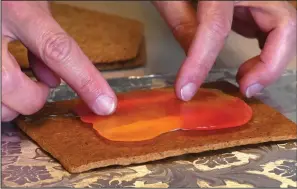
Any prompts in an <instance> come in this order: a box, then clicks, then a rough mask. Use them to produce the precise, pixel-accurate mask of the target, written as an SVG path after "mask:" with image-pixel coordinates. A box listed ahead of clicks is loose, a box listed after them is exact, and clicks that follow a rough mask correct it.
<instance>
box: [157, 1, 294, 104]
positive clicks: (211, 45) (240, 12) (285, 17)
mask: <svg viewBox="0 0 297 189" xmlns="http://www.w3.org/2000/svg"><path fill="white" fill-rule="evenodd" d="M154 5H155V6H156V7H157V9H158V10H159V11H160V13H161V15H162V16H163V17H164V19H165V20H166V22H167V23H168V25H169V26H170V28H171V29H172V31H173V34H174V36H175V37H176V39H177V40H178V41H179V43H180V44H181V46H182V47H183V48H184V50H185V51H186V53H187V58H186V60H185V61H184V63H183V66H182V67H181V69H180V71H179V74H178V78H177V81H176V93H177V96H178V97H179V98H180V99H182V100H185V101H187V100H190V99H191V98H192V97H193V95H194V94H195V93H196V92H197V89H198V88H199V87H200V85H201V84H202V83H203V81H204V80H205V78H206V76H207V74H208V72H209V71H210V69H211V67H212V66H213V64H214V62H215V60H216V58H217V56H218V54H219V52H220V50H221V49H222V47H223V45H224V42H225V40H226V38H227V36H228V34H229V32H230V30H231V29H233V30H234V31H235V32H237V33H239V34H241V35H243V36H245V37H249V38H257V39H258V41H259V44H260V47H261V49H262V51H261V54H260V55H258V56H256V57H253V58H251V59H249V60H247V61H246V62H244V63H243V64H242V65H241V66H240V68H239V70H238V73H237V78H236V79H237V82H238V83H239V86H240V90H241V92H242V93H243V94H244V95H245V96H246V97H252V96H254V95H255V94H257V93H259V92H260V91H261V90H262V89H263V88H264V87H266V86H268V85H270V84H271V83H273V82H274V81H276V80H277V79H278V78H279V77H280V75H281V74H282V72H283V70H284V69H285V68H286V66H287V64H288V63H289V61H290V60H291V59H292V58H293V57H294V56H295V52H296V9H295V8H293V6H292V5H290V4H289V3H288V2H286V1H262V2H260V1H259V2H257V1H228V2H220V1H201V2H199V3H198V9H197V14H196V12H195V10H194V8H193V6H192V5H191V4H190V3H189V2H187V1H168V2H166V1H155V2H154Z"/></svg>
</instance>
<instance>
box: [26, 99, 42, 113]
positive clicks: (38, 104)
mask: <svg viewBox="0 0 297 189" xmlns="http://www.w3.org/2000/svg"><path fill="white" fill-rule="evenodd" d="M44 104H45V100H44V99H43V98H34V99H30V107H29V106H28V108H27V109H26V111H25V112H22V114H23V115H31V114H34V113H36V112H38V111H39V110H40V109H41V108H42V107H43V106H44Z"/></svg>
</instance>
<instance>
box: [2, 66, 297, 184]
mask: <svg viewBox="0 0 297 189" xmlns="http://www.w3.org/2000/svg"><path fill="white" fill-rule="evenodd" d="M234 76H235V71H227V70H214V71H212V72H211V74H210V76H209V78H208V81H214V80H227V81H230V82H232V83H235V82H234V80H233V79H234ZM173 82H174V77H173V76H147V77H137V78H133V77H132V78H125V79H112V80H110V81H109V83H110V84H111V86H112V87H113V88H114V89H115V90H116V91H118V92H120V91H127V90H131V89H136V88H156V87H164V86H168V85H172V84H173ZM296 83H297V82H296V72H293V71H287V72H286V73H284V75H283V76H282V78H281V79H280V80H279V81H278V82H276V83H275V84H274V85H273V86H271V87H269V88H268V89H266V90H265V91H263V93H262V94H261V95H260V96H259V98H260V99H261V100H262V101H264V102H265V103H267V104H269V105H270V106H272V107H274V108H277V109H278V110H279V111H280V112H282V113H283V114H284V115H285V116H287V117H288V118H289V119H291V120H293V121H295V122H296ZM74 97H76V95H75V93H73V92H72V90H71V89H69V88H68V87H67V86H65V85H62V86H60V87H59V88H58V89H55V90H53V91H52V93H51V97H50V98H49V99H48V100H49V101H56V100H64V99H70V98H74ZM1 135H2V144H1V147H2V148H1V150H2V151H1V153H2V186H3V187H76V188H81V187H150V188H153V187H157V188H167V187H208V188H211V187H240V188H241V187H297V185H296V182H297V175H296V172H297V171H296V167H297V161H296V158H297V157H296V152H297V142H296V141H292V142H285V143H284V142H283V143H278V144H277V143H274V144H265V145H264V144H261V145H251V146H245V147H237V148H232V149H225V150H218V151H213V152H205V153H200V154H189V155H183V156H179V157H175V158H169V159H166V160H161V161H156V162H153V163H147V164H141V165H132V166H127V167H121V166H116V167H110V168H104V169H98V170H94V171H89V172H86V173H81V174H69V173H68V172H67V171H65V170H64V169H63V168H62V167H61V165H60V164H59V163H58V162H57V161H56V160H54V159H53V158H52V157H51V156H49V155H48V154H46V153H45V152H43V151H42V150H41V149H40V148H39V147H38V146H37V145H36V144H35V143H34V142H32V141H31V140H30V139H28V137H27V136H25V135H24V134H23V133H21V132H20V131H19V130H18V129H17V127H16V126H15V125H13V124H10V123H8V124H2V133H1Z"/></svg>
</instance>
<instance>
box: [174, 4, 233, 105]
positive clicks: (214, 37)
mask: <svg viewBox="0 0 297 189" xmlns="http://www.w3.org/2000/svg"><path fill="white" fill-rule="evenodd" d="M232 15H233V2H231V1H230V2H218V1H217V2H215V1H201V2H199V5H198V15H197V16H198V23H199V26H198V30H197V33H196V35H195V38H194V41H193V43H192V45H191V47H190V50H189V52H188V56H187V58H186V60H185V61H184V63H183V65H182V67H181V69H180V71H179V74H178V79H177V82H176V87H175V88H176V94H177V96H178V97H179V98H180V99H182V100H184V101H188V100H190V99H191V98H192V97H193V96H194V94H195V93H196V91H197V89H198V88H199V87H200V85H201V84H202V82H204V80H205V78H206V76H207V74H208V72H209V71H210V69H211V67H212V65H213V64H214V62H215V60H216V58H217V56H218V54H219V52H220V50H221V49H222V47H223V45H224V42H225V39H226V37H227V36H228V34H229V31H230V30H231V25H232Z"/></svg>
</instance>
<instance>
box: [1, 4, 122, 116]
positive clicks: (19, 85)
mask: <svg viewBox="0 0 297 189" xmlns="http://www.w3.org/2000/svg"><path fill="white" fill-rule="evenodd" d="M2 6H3V9H2V10H3V13H2V16H3V17H2V101H1V106H2V119H1V121H10V120H12V119H14V118H15V117H16V116H17V115H18V114H23V115H28V114H33V113H35V112H37V111H38V110H40V109H41V108H42V107H43V105H44V104H45V102H46V99H47V96H48V95H49V89H50V88H53V87H56V86H57V85H59V84H60V80H61V79H63V80H64V81H65V82H66V83H67V84H68V85H70V86H71V87H72V88H73V89H74V90H75V91H76V92H77V93H78V95H79V96H80V97H81V98H82V99H83V100H84V101H85V102H86V103H87V104H88V106H89V107H90V108H91V109H92V110H93V111H94V113H96V114H99V115H108V114H111V113H112V112H113V111H114V110H115V108H116V104H117V98H116V95H115V94H114V92H113V91H112V89H111V88H110V86H109V85H108V83H107V82H106V81H105V79H104V78H103V77H102V75H101V74H100V73H99V72H98V70H97V69H96V68H95V66H94V65H93V64H92V63H91V62H90V60H89V59H88V58H87V57H86V55H85V54H84V53H83V52H82V50H81V49H80V48H79V46H78V45H77V44H76V42H75V41H74V40H73V39H72V38H71V37H70V36H69V35H67V33H65V31H64V30H63V29H62V28H61V27H60V26H59V24H58V23H57V22H56V21H55V20H54V19H53V17H52V16H51V13H50V10H49V6H48V3H47V2H46V1H4V2H3V3H2ZM98 24H100V23H98ZM13 40H20V41H21V42H22V43H23V44H24V46H26V47H27V49H28V52H29V53H28V58H29V62H30V66H31V68H32V70H33V72H34V75H35V76H36V78H37V79H38V81H37V82H34V81H33V80H31V79H30V78H29V77H27V76H26V75H25V74H24V73H23V72H22V71H21V69H20V67H19V65H18V63H17V62H16V60H15V58H14V57H13V56H12V55H11V54H10V52H9V51H8V49H7V45H8V43H9V42H11V41H13Z"/></svg>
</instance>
